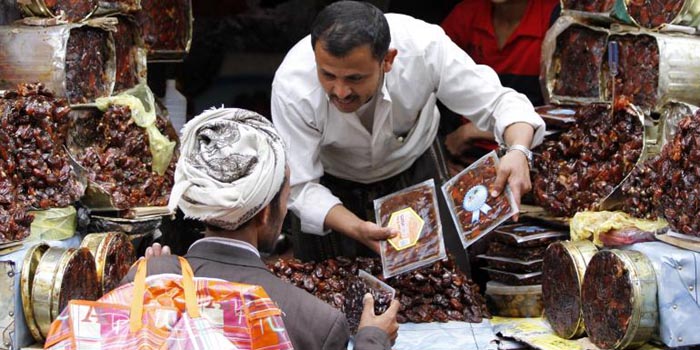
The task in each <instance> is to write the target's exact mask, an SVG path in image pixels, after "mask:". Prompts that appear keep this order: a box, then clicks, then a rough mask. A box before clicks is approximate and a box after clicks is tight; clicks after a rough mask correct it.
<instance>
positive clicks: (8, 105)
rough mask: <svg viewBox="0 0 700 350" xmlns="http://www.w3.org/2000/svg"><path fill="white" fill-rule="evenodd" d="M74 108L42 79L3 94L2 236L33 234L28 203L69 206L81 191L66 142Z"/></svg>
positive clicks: (0, 155) (0, 122)
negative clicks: (48, 88) (48, 87)
mask: <svg viewBox="0 0 700 350" xmlns="http://www.w3.org/2000/svg"><path fill="white" fill-rule="evenodd" d="M69 112H70V108H69V107H68V103H67V102H66V100H63V99H56V98H55V97H54V95H53V94H52V93H51V92H49V91H47V90H46V89H45V88H44V86H43V85H42V84H21V85H19V86H18V88H17V90H8V91H6V92H5V94H4V95H3V96H2V97H1V98H0V125H1V127H0V144H2V146H1V147H0V236H1V237H0V242H5V241H11V240H18V239H22V238H24V237H26V236H27V235H29V225H30V224H31V222H32V217H31V216H30V215H28V214H27V213H26V210H27V209H28V208H35V209H48V208H56V207H65V206H68V205H70V204H71V203H73V202H74V201H76V200H78V199H79V198H80V196H81V195H82V190H83V188H82V186H81V185H80V184H79V182H78V179H77V176H76V174H75V172H74V171H73V168H72V167H71V163H70V160H69V158H68V154H67V152H66V150H65V148H64V144H65V139H66V128H67V126H68V118H67V116H68V113H69Z"/></svg>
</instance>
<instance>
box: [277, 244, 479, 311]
mask: <svg viewBox="0 0 700 350" xmlns="http://www.w3.org/2000/svg"><path fill="white" fill-rule="evenodd" d="M381 266H382V265H381V261H380V260H379V259H371V258H356V259H354V260H351V259H349V258H345V257H338V258H336V259H328V260H325V261H323V262H321V263H314V262H307V263H302V262H299V261H296V260H278V261H276V262H275V263H273V264H271V265H270V266H269V267H270V270H271V271H272V272H273V273H274V274H275V275H277V276H278V277H279V278H281V279H282V280H284V281H287V282H289V283H291V284H294V285H296V286H297V287H299V288H302V289H305V290H306V291H307V292H309V293H311V294H313V295H314V296H316V297H317V298H319V299H321V300H323V301H325V302H326V303H328V304H330V305H331V306H333V307H335V308H337V309H340V310H341V311H343V312H345V314H346V315H348V311H347V310H348V309H347V306H348V304H346V299H347V298H348V295H356V294H359V293H357V292H354V291H352V290H354V289H358V288H359V290H360V291H362V292H363V293H364V290H362V289H361V288H362V287H361V286H359V287H354V286H352V285H353V284H355V283H356V282H353V281H355V280H356V279H355V278H353V276H357V273H358V270H360V269H362V270H365V271H367V272H368V273H370V274H372V275H375V276H377V277H378V278H380V279H382V278H381V276H380V274H381V269H382V268H381ZM386 283H387V284H389V285H390V286H391V287H393V288H395V289H396V298H397V299H398V300H399V302H400V303H401V306H400V309H399V314H398V316H397V319H398V321H399V323H406V322H414V323H423V322H435V321H437V322H447V321H467V322H477V323H478V322H481V321H482V319H483V318H489V317H491V315H490V313H489V311H488V310H487V308H486V302H485V300H484V298H483V296H482V295H481V294H479V287H478V286H477V285H476V284H475V283H473V282H472V281H471V280H470V279H468V278H467V277H466V276H465V275H464V274H463V273H461V272H459V271H458V270H457V269H456V267H455V265H454V263H453V262H452V261H450V260H444V261H438V262H436V263H435V264H433V265H431V266H427V267H424V268H421V269H418V270H414V271H412V272H409V273H405V274H402V275H399V276H396V277H393V278H391V279H389V280H387V281H386ZM351 286H352V287H351ZM349 290H350V292H348V291H349ZM356 300H357V299H356ZM360 302H361V300H360ZM389 302H390V301H389V300H386V298H385V297H380V298H378V297H377V295H375V312H383V311H384V310H386V308H387V307H388V304H389ZM356 309H361V308H356ZM354 312H361V310H355V311H354ZM348 316H349V317H348V318H349V319H350V318H351V317H350V316H351V315H348ZM351 322H352V321H351Z"/></svg>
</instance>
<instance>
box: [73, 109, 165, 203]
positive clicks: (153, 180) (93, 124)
mask: <svg viewBox="0 0 700 350" xmlns="http://www.w3.org/2000/svg"><path fill="white" fill-rule="evenodd" d="M128 100H129V101H132V102H133V101H135V100H134V99H131V98H129V99H128ZM104 108H105V110H104V112H102V111H100V110H97V109H88V110H81V111H79V112H76V113H75V114H74V118H73V124H72V125H71V138H70V139H69V142H68V144H69V148H70V151H71V153H72V155H73V156H74V157H75V158H76V160H77V161H78V163H79V164H80V165H81V166H82V167H83V168H85V169H86V171H87V173H88V178H89V180H90V181H91V184H90V187H89V188H88V194H93V193H94V192H97V191H99V192H101V193H104V194H105V195H106V196H107V197H108V201H109V203H98V204H103V205H104V206H105V207H112V208H117V209H128V208H133V207H143V206H164V205H166V204H167V202H168V196H169V195H170V189H171V188H172V183H173V174H174V171H175V164H176V162H177V152H176V151H175V150H174V149H175V141H172V139H171V138H169V137H167V136H164V135H172V133H171V132H170V129H171V128H172V126H171V125H170V124H169V122H168V121H167V120H165V119H164V118H162V117H160V116H156V115H155V113H153V116H152V117H150V118H152V119H151V120H150V121H147V119H148V118H145V117H143V114H144V113H146V112H145V110H144V109H143V105H141V106H140V107H137V106H136V105H132V106H127V105H122V104H118V103H116V104H115V103H111V102H108V103H106V104H105V105H104ZM132 108H134V111H136V112H134V111H132ZM150 109H151V111H152V109H153V106H151V107H150ZM141 118H143V119H141ZM154 151H155V152H157V153H154Z"/></svg>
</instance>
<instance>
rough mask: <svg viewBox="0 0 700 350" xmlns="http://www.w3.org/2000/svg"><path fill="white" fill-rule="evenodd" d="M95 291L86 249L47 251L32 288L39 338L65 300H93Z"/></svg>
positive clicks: (95, 297)
mask: <svg viewBox="0 0 700 350" xmlns="http://www.w3.org/2000/svg"><path fill="white" fill-rule="evenodd" d="M98 290H99V287H98V284H97V273H96V271H95V261H94V258H93V257H92V254H91V253H90V250H89V249H87V248H80V249H74V248H69V249H63V248H55V247H52V248H49V249H48V250H47V251H46V252H45V253H44V255H43V257H42V258H41V260H40V262H39V266H38V268H37V271H36V273H35V275H34V284H33V288H32V308H33V312H34V315H35V320H36V323H37V326H38V327H39V331H40V333H41V335H42V336H43V337H46V335H47V334H48V331H49V328H50V326H51V322H53V320H55V319H56V317H57V316H58V314H59V313H60V312H61V311H62V309H63V308H64V307H65V306H66V305H67V303H68V301H69V300H71V299H84V300H95V299H97V296H98V293H99V291H98Z"/></svg>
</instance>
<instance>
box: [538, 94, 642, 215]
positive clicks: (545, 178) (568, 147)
mask: <svg viewBox="0 0 700 350" xmlns="http://www.w3.org/2000/svg"><path fill="white" fill-rule="evenodd" d="M610 108H611V107H610V105H607V104H591V105H588V106H586V107H583V108H581V110H579V112H578V114H577V115H576V119H577V122H576V124H575V125H574V126H573V127H571V129H569V130H567V131H564V132H562V133H560V134H558V135H556V136H555V137H554V139H552V140H548V141H545V142H544V143H543V144H542V145H540V146H538V147H537V148H536V149H535V152H536V153H539V154H540V156H539V157H536V158H535V165H534V168H533V170H532V175H531V177H532V179H533V181H532V182H533V185H532V187H533V194H534V199H535V202H536V203H537V204H538V205H541V206H542V207H544V208H545V209H546V210H547V211H548V212H550V213H552V214H554V215H558V216H568V217H571V216H573V215H574V213H576V212H577V211H582V210H586V209H588V210H594V209H597V208H598V206H599V204H600V202H601V201H602V200H604V199H605V198H606V197H607V196H609V195H610V194H611V193H613V190H615V188H616V187H617V186H618V185H619V184H620V183H621V181H622V180H623V179H624V178H625V177H626V176H627V175H628V174H629V173H630V172H631V171H632V170H633V168H634V166H635V165H636V163H637V162H638V160H639V158H640V156H641V155H642V150H643V146H644V142H643V135H644V128H643V125H642V118H643V117H642V114H641V112H640V111H638V109H637V108H635V107H634V106H633V105H631V104H630V103H629V101H628V100H626V99H624V98H620V99H618V100H617V101H616V103H615V105H614V110H613V112H612V114H611V112H610Z"/></svg>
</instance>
